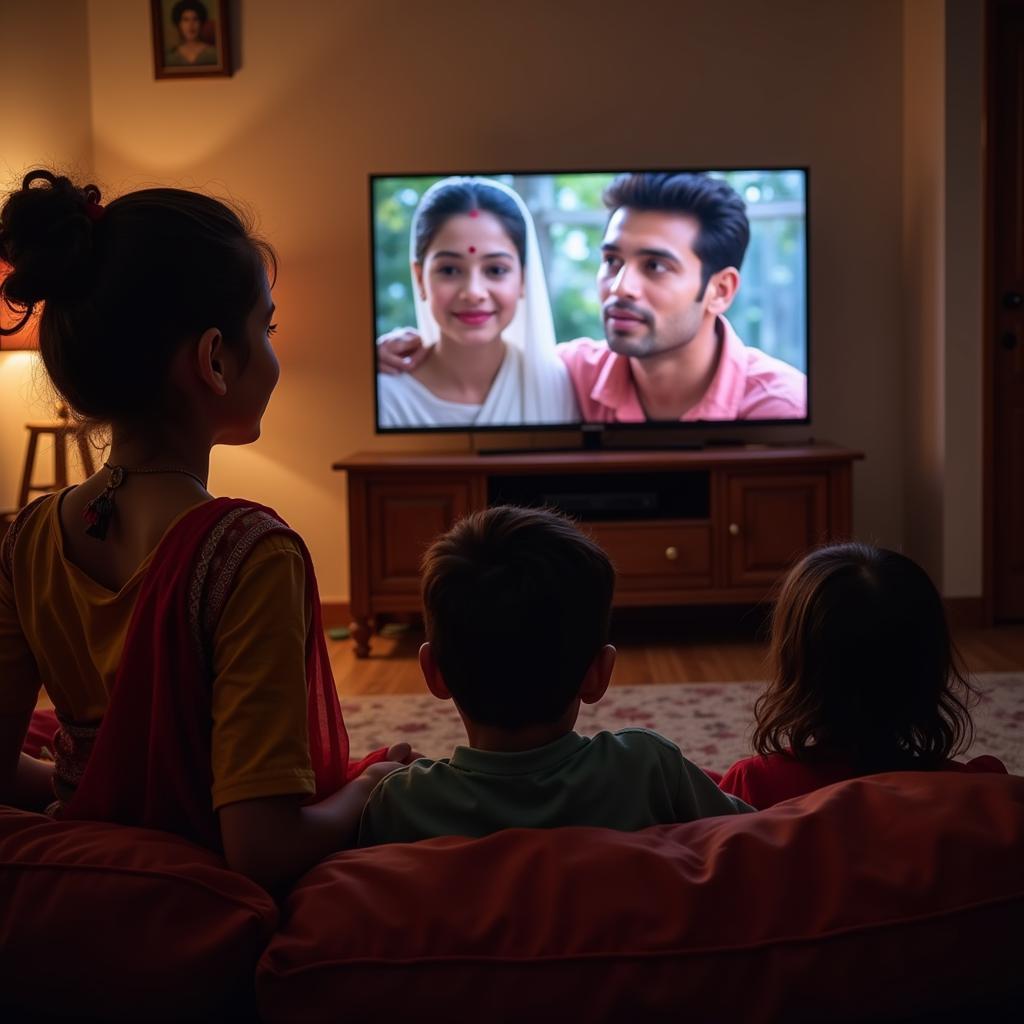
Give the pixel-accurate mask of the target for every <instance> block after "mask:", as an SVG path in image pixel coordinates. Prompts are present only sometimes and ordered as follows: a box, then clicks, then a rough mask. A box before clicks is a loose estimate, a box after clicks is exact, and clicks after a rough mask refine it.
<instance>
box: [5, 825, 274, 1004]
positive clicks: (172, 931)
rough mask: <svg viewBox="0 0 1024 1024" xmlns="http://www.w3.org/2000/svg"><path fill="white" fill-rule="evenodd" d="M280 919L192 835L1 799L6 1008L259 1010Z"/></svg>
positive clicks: (245, 881)
mask: <svg viewBox="0 0 1024 1024" xmlns="http://www.w3.org/2000/svg"><path fill="white" fill-rule="evenodd" d="M277 919H278V914H277V908H276V906H275V904H274V901H273V900H272V899H271V898H270V896H269V895H268V894H267V893H266V892H264V891H263V889H261V888H260V887H259V886H258V885H256V884H255V883H254V882H251V881H249V879H247V878H245V877H244V876H242V875H239V874H236V873H235V872H233V871H229V870H228V869H227V867H226V866H225V864H224V861H223V860H222V859H221V858H220V857H218V856H217V855H215V854H213V853H211V852H210V851H209V850H205V849H203V848H201V847H199V846H195V845H194V844H192V843H189V842H187V841H186V840H184V839H179V838H178V837H176V836H171V835H167V834H164V833H162V832H155V831H152V830H150V829H142V828H128V827H125V826H123V825H108V824H101V823H95V822H58V821H53V820H52V819H50V818H47V817H45V816H44V815H40V814H31V813H28V812H26V811H18V810H15V809H13V808H10V807H0V1017H2V1016H6V1015H7V1014H8V1013H11V1011H13V1010H16V1011H18V1013H17V1016H16V1017H15V1019H22V1018H23V1017H25V1016H26V1015H27V1014H30V1015H31V1017H32V1018H33V1019H34V1018H35V1017H48V1016H51V1015H68V1016H70V1017H74V1018H84V1017H90V1018H92V1017H103V1018H108V1017H109V1018H120V1019H133V1020H153V1019H171V1020H175V1019H184V1018H188V1017H190V1016H208V1015H209V1014H210V1012H211V1008H218V1007H231V1008H237V1007H241V1006H244V1005H245V1004H246V1003H248V1004H249V1005H250V1006H251V1003H252V998H253V997H252V979H253V973H254V970H255V966H256V961H257V959H258V958H259V955H260V953H261V952H262V951H263V949H264V947H265V946H266V944H267V942H268V941H269V939H270V936H271V934H272V933H273V931H274V928H275V927H276V925H277ZM4 1009H6V1013H5V1012H4ZM8 1019H11V1018H10V1017H8Z"/></svg>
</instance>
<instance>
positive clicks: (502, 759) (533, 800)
mask: <svg viewBox="0 0 1024 1024" xmlns="http://www.w3.org/2000/svg"><path fill="white" fill-rule="evenodd" d="M751 810H753V808H752V807H749V806H748V805H747V804H745V803H743V801H742V800H739V799H738V798H737V797H734V796H730V795H728V794H726V793H723V792H722V791H721V790H720V789H719V788H718V786H716V785H715V783H714V782H712V781H711V779H709V778H708V777H707V776H706V775H705V774H704V773H703V772H702V771H701V770H700V769H699V768H698V767H697V766H696V765H694V764H692V763H691V762H690V761H688V760H687V759H686V758H685V757H683V755H682V754H681V753H680V752H679V748H678V747H677V746H676V745H675V744H674V743H672V742H671V741H670V740H667V739H665V737H664V736H659V735H658V734H657V733H656V732H651V731H650V730H648V729H623V730H621V731H619V732H614V733H612V732H599V733H598V734H597V735H596V736H593V737H587V736H580V735H579V734H578V733H575V732H570V733H567V734H566V735H565V736H562V737H560V738H559V739H557V740H555V742H554V743H549V744H548V745H547V746H544V747H538V748H537V749H536V750H522V751H516V752H514V753H500V752H496V751H490V750H477V749H475V748H473V747H456V748H455V750H454V752H453V753H452V756H451V757H450V758H444V759H443V760H440V761H428V760H427V759H425V758H424V759H421V760H419V761H416V762H414V763H413V764H411V765H407V766H406V767H404V768H400V769H398V770H397V771H394V772H392V773H391V774H390V775H388V776H387V777H386V778H385V779H383V780H382V781H381V782H380V783H379V784H378V785H377V787H376V788H375V789H374V791H373V793H372V794H371V796H370V799H369V801H368V802H367V804H366V808H365V810H364V811H363V817H362V821H361V822H360V825H359V845H360V846H376V845H377V844H379V843H411V842H416V841H417V840H419V839H429V838H431V837H432V836H449V835H455V836H485V835H488V834H490V833H491V832H496V831H498V830H499V829H503V828H554V827H556V826H560V825H593V826H599V827H602V828H614V829H618V830H620V831H623V832H635V831H636V830H637V829H641V828H647V827H648V826H649V825H665V824H671V823H673V822H681V821H692V820H694V819H695V818H707V817H712V816H714V815H718V814H737V813H740V812H743V811H751Z"/></svg>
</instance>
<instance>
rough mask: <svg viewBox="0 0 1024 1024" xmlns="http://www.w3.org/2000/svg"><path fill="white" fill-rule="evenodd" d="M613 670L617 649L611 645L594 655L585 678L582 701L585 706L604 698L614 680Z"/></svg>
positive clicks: (581, 688) (581, 694) (581, 695)
mask: <svg viewBox="0 0 1024 1024" xmlns="http://www.w3.org/2000/svg"><path fill="white" fill-rule="evenodd" d="M613 668H615V648H614V647H612V645H611V644H605V645H604V647H602V648H601V650H599V651H598V652H597V654H596V655H594V660H593V661H592V662H591V663H590V668H588V669H587V674H586V675H585V676H584V677H583V685H582V686H581V687H580V700H581V701H583V703H584V704H596V703H597V702H598V701H599V700H600V699H601V698H602V697H603V696H604V694H605V691H606V690H607V689H608V684H609V683H610V682H611V680H612V669H613Z"/></svg>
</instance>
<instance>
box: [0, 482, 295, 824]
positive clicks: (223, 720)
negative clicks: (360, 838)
mask: <svg viewBox="0 0 1024 1024" xmlns="http://www.w3.org/2000/svg"><path fill="white" fill-rule="evenodd" d="M60 500H61V495H60V494H55V495H53V496H51V497H49V498H46V499H44V500H43V501H41V502H40V503H39V504H38V506H36V508H35V509H34V510H33V511H32V513H31V514H30V516H29V519H28V521H27V522H26V523H25V524H24V526H23V527H22V529H21V532H20V534H19V535H18V538H17V542H16V545H15V548H14V558H13V566H12V570H13V573H12V578H11V579H8V578H7V576H6V575H5V573H4V572H3V570H2V569H0V715H3V716H10V715H17V716H19V717H21V716H23V715H24V714H26V713H27V712H29V711H31V710H32V709H33V708H34V707H35V704H36V700H37V698H38V695H39V688H40V686H42V687H43V688H44V689H45V690H46V693H47V695H48V696H49V698H50V700H51V701H53V705H54V707H55V708H56V710H57V713H58V714H59V715H60V716H61V717H62V718H65V719H70V720H71V721H75V722H95V721H96V720H98V719H100V718H102V717H103V714H104V712H105V711H106V708H107V703H108V700H109V696H110V691H111V688H112V686H113V683H114V676H115V674H116V672H117V666H118V662H119V661H120V659H121V650H122V648H123V647H124V642H125V637H126V635H127V632H128V625H129V623H130V621H131V616H132V612H133V610H134V608H135V601H136V599H137V597H138V594H139V590H140V587H141V584H142V580H143V578H144V577H145V575H146V572H147V570H148V568H149V563H150V561H151V559H152V553H151V554H150V555H149V556H148V557H147V558H146V560H145V561H144V562H143V563H142V564H141V565H140V566H139V567H138V569H137V570H136V571H135V573H134V575H133V576H132V577H131V579H129V580H128V581H127V582H126V583H125V584H124V586H123V587H122V588H121V589H120V590H119V591H117V592H114V591H111V590H108V589H107V588H106V587H104V586H102V585H100V584H99V583H97V582H96V581H95V580H93V579H92V578H91V577H90V576H87V575H86V574H85V573H84V572H83V571H82V570H81V569H79V568H78V567H77V566H75V565H73V564H72V563H71V562H69V561H67V559H66V558H65V557H64V541H63V536H62V532H61V526H60V517H59V508H60ZM182 514H183V515H184V514H186V513H182ZM178 518H179V519H180V518H181V517H180V516H179V517H178ZM177 521H178V520H177V519H176V520H175V523H176V522H177ZM173 525H174V523H172V524H171V526H172V527H173ZM169 529H170V527H169ZM305 577H306V573H305V565H304V564H303V559H302V552H301V550H300V549H299V546H298V544H297V543H296V542H295V540H294V538H292V537H290V536H286V535H284V534H280V533H273V534H269V535H268V536H266V537H264V538H262V539H261V540H260V541H258V542H257V543H256V545H255V546H254V547H253V550H252V551H251V552H250V554H249V556H248V557H247V558H246V559H245V561H244V562H243V564H242V566H241V568H240V569H239V571H238V575H237V577H236V581H235V585H234V588H233V590H232V593H231V596H230V597H229V598H228V600H227V602H226V604H225V606H224V611H223V614H222V615H221V619H220V622H219V623H218V625H217V628H216V631H215V633H214V637H213V668H214V681H213V707H212V714H213V735H212V767H213V791H212V795H213V806H214V808H220V807H223V806H224V805H225V804H230V803H234V802H236V801H239V800H251V799H255V798H258V797H269V796H282V795H287V794H307V793H312V792H314V790H315V781H314V776H313V770H312V766H311V763H310V758H309V736H308V731H307V725H306V633H307V630H308V628H309V623H310V618H311V609H310V608H309V607H308V606H307V603H306V600H305V586H306V583H305Z"/></svg>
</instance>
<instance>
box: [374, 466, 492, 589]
mask: <svg viewBox="0 0 1024 1024" xmlns="http://www.w3.org/2000/svg"><path fill="white" fill-rule="evenodd" d="M471 491H472V486H471V482H470V481H468V480H465V479H462V480H444V479H441V480H438V479H436V478H433V477H431V478H426V479H425V478H417V479H412V478H406V479H403V480H401V481H378V480H371V481H370V482H369V485H368V487H367V492H368V493H367V499H368V500H367V506H368V507H367V512H368V520H369V521H368V523H367V533H368V541H369V545H370V552H369V553H370V592H371V594H418V593H419V586H420V559H421V558H422V557H423V552H424V551H426V549H427V547H428V546H429V544H430V542H431V541H432V540H433V539H434V538H435V537H436V536H437V535H438V534H439V533H443V532H444V531H445V530H447V529H448V528H449V527H450V526H451V525H452V523H454V522H455V520H456V519H458V518H459V517H460V516H463V515H465V514H466V513H467V512H469V511H470V510H471V509H472V494H471Z"/></svg>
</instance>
